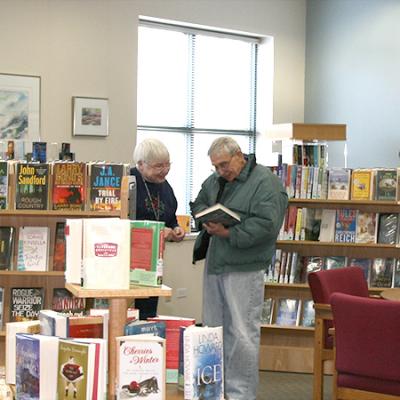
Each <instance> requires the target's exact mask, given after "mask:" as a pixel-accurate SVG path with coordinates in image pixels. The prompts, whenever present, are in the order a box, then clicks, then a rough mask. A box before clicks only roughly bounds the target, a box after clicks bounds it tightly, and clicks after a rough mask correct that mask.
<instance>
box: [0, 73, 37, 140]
mask: <svg viewBox="0 0 400 400" xmlns="http://www.w3.org/2000/svg"><path fill="white" fill-rule="evenodd" d="M0 140H16V141H25V142H32V141H38V140H40V76H29V75H16V74H3V73H0Z"/></svg>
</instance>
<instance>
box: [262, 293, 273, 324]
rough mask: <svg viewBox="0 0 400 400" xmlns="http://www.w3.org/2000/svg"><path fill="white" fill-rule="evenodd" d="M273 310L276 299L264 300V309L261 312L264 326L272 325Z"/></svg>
mask: <svg viewBox="0 0 400 400" xmlns="http://www.w3.org/2000/svg"><path fill="white" fill-rule="evenodd" d="M273 310H274V299H273V298H272V297H269V298H267V299H265V300H264V304H263V308H262V311H261V323H262V324H266V325H269V324H271V323H272V317H273Z"/></svg>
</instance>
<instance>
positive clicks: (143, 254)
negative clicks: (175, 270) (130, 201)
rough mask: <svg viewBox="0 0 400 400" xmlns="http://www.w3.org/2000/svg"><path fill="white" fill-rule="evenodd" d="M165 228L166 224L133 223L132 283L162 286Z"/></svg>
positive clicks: (153, 222) (150, 222) (155, 222)
mask: <svg viewBox="0 0 400 400" xmlns="http://www.w3.org/2000/svg"><path fill="white" fill-rule="evenodd" d="M164 228H165V224H164V222H158V221H131V249H130V282H131V283H133V284H139V285H146V286H161V284H162V278H163V267H164Z"/></svg>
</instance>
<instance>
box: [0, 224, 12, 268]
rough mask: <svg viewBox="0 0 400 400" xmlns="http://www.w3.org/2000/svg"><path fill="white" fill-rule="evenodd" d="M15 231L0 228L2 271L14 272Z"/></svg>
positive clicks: (9, 227)
mask: <svg viewBox="0 0 400 400" xmlns="http://www.w3.org/2000/svg"><path fill="white" fill-rule="evenodd" d="M14 235H15V229H14V227H12V226H0V270H12V268H13V253H14V251H13V250H14Z"/></svg>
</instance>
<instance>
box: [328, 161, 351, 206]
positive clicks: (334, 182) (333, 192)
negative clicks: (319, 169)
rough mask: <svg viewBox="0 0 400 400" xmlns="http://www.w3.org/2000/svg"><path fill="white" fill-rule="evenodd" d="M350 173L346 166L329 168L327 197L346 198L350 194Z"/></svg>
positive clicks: (331, 198) (332, 198) (333, 198)
mask: <svg viewBox="0 0 400 400" xmlns="http://www.w3.org/2000/svg"><path fill="white" fill-rule="evenodd" d="M350 174H351V170H350V169H348V168H330V169H329V176H328V199H330V200H348V199H349V195H350Z"/></svg>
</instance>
